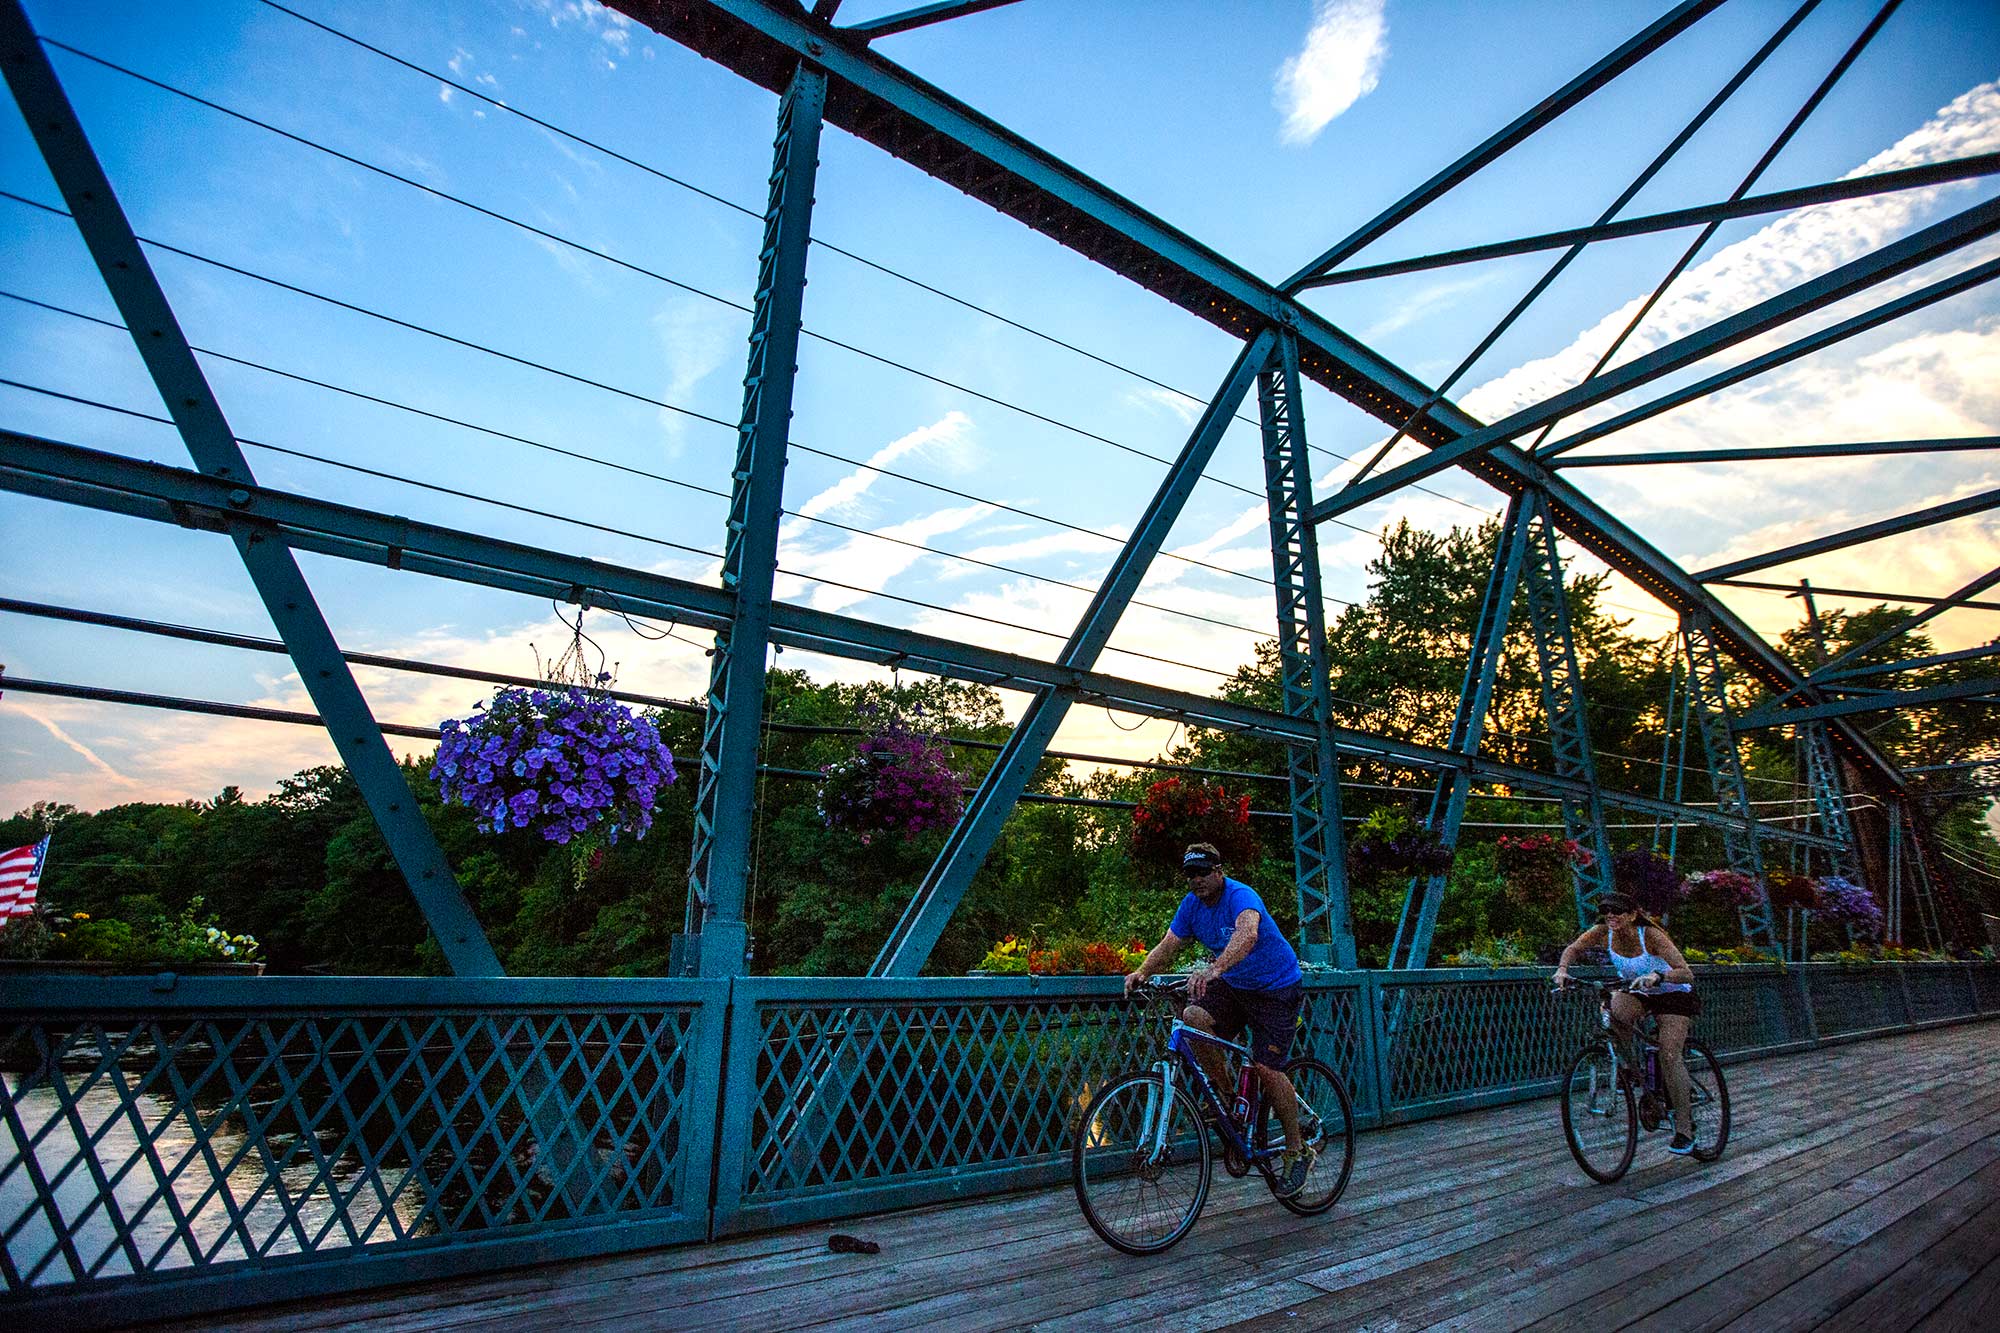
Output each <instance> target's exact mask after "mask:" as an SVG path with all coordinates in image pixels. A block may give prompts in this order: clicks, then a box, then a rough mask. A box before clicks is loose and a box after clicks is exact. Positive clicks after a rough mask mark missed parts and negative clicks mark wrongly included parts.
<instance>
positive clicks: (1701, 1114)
mask: <svg viewBox="0 0 2000 1333" xmlns="http://www.w3.org/2000/svg"><path fill="white" fill-rule="evenodd" d="M1683 1058H1684V1059H1685V1060H1686V1062H1687V1075H1688V1110H1689V1111H1691V1112H1692V1113H1693V1114H1694V1158H1695V1160H1696V1161H1698V1162H1712V1161H1714V1160H1715V1159H1716V1158H1718V1157H1720V1156H1722V1150H1723V1149H1724V1148H1726V1147H1727V1146H1729V1085H1728V1084H1727V1083H1725V1082H1723V1081H1722V1066H1721V1065H1719V1064H1717V1063H1716V1062H1715V1055H1714V1053H1713V1052H1712V1051H1710V1050H1709V1049H1708V1047H1706V1046H1704V1045H1702V1044H1701V1043H1700V1042H1698V1041H1691V1042H1689V1043H1688V1044H1687V1050H1686V1051H1685V1052H1683Z"/></svg>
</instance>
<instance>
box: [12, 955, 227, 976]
mask: <svg viewBox="0 0 2000 1333" xmlns="http://www.w3.org/2000/svg"><path fill="white" fill-rule="evenodd" d="M35 972H56V973H61V974H62V975H64V976H86V977H155V976H158V975H159V974H160V973H162V972H171V973H173V974H174V975H176V976H182V977H261V976H263V975H264V965H263V964H262V963H226V962H220V961H218V962H203V963H161V962H155V963H107V962H104V961H103V960H101V959H95V958H90V959H85V958H0V975H5V976H19V975H21V974H23V973H35Z"/></svg>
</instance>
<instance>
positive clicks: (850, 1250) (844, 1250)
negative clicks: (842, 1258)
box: [826, 1231, 882, 1254]
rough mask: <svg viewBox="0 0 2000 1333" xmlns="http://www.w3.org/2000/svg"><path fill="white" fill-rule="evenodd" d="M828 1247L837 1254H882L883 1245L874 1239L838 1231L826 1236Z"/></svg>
mask: <svg viewBox="0 0 2000 1333" xmlns="http://www.w3.org/2000/svg"><path fill="white" fill-rule="evenodd" d="M826 1248H828V1249H829V1250H832V1251H833V1252H834V1253H835V1254H880V1253H882V1247H881V1246H880V1245H877V1244H876V1243H875V1242H874V1241H872V1240H863V1239H861V1237H859V1236H849V1235H846V1234H845V1233H843V1232H839V1231H836V1232H834V1233H833V1234H832V1235H831V1236H828V1237H827V1238H826Z"/></svg>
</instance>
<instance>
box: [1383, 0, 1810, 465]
mask: <svg viewBox="0 0 2000 1333" xmlns="http://www.w3.org/2000/svg"><path fill="white" fill-rule="evenodd" d="M1818 4H1819V0H1805V3H1804V4H1802V5H1800V6H1799V7H1798V8H1797V9H1795V10H1793V11H1792V13H1791V15H1790V16H1789V17H1788V18H1786V20H1785V21H1784V22H1783V23H1781V24H1779V25H1778V29H1777V31H1776V32H1774V33H1772V34H1771V35H1770V36H1769V37H1768V38H1766V39H1765V41H1764V44H1763V45H1762V46H1760V47H1758V48H1757V49H1756V50H1755V51H1754V52H1752V53H1751V55H1750V58H1749V59H1748V60H1746V61H1744V62H1743V64H1742V65H1741V66H1740V67H1738V69H1737V71H1736V72H1735V73H1734V74H1732V75H1731V76H1730V77H1729V79H1728V80H1727V81H1726V82H1724V83H1723V85H1722V87H1720V88H1718V89H1717V90H1716V91H1715V93H1714V95H1713V96H1711V97H1710V98H1709V99H1708V101H1707V102H1705V103H1703V104H1702V106H1701V107H1700V109H1699V110H1697V111H1696V112H1695V113H1694V115H1692V116H1690V117H1689V118H1688V120H1687V122H1686V123H1685V124H1684V125H1682V126H1681V128H1680V131H1679V132H1678V133H1677V134H1675V135H1674V137H1673V138H1672V139H1670V140H1668V141H1667V143H1666V146H1665V147H1663V148H1661V149H1660V151H1659V152H1657V153H1655V154H1654V155H1653V159H1652V161H1650V162H1648V163H1647V164H1646V165H1645V166H1644V167H1643V168H1642V169H1641V170H1640V172H1639V174H1638V175H1636V176H1634V177H1633V178H1632V179H1631V181H1630V182H1628V183H1627V184H1626V186H1625V188H1624V189H1622V190H1620V191H1619V192H1618V197H1617V198H1616V199H1613V200H1612V201H1611V202H1610V203H1609V204H1607V205H1605V207H1604V210H1603V211H1602V212H1601V213H1599V214H1598V217H1597V221H1598V222H1600V223H1605V222H1609V221H1611V219H1613V218H1615V217H1617V216H1618V215H1619V214H1620V213H1621V212H1623V211H1624V209H1625V205H1627V204H1629V203H1631V202H1632V200H1633V199H1634V198H1636V197H1637V196H1638V194H1639V192H1640V191H1641V190H1644V189H1645V188H1646V186H1647V184H1648V183H1649V182H1651V181H1652V179H1653V178H1654V177H1655V176H1657V175H1659V174H1660V172H1662V171H1664V170H1665V169H1666V167H1667V164H1668V163H1670V162H1672V161H1673V160H1674V157H1675V155H1676V154H1678V153H1679V152H1680V150H1681V149H1682V148H1684V147H1686V146H1687V143H1688V141H1689V140H1690V139H1692V138H1694V136H1695V135H1696V134H1698V133H1700V132H1701V128H1702V126H1704V125H1706V124H1707V123H1708V122H1709V121H1710V120H1711V119H1713V118H1714V116H1715V114H1716V112H1718V111H1720V110H1722V108H1723V107H1724V106H1726V105H1727V104H1728V102H1729V99H1730V98H1731V97H1734V96H1735V95H1736V92H1737V90H1738V89H1739V88H1741V87H1742V86H1743V85H1744V84H1745V83H1746V82H1748V81H1749V79H1750V76H1751V75H1753V74H1755V73H1756V72H1757V71H1758V69H1760V68H1761V67H1762V66H1763V64H1764V62H1765V61H1766V60H1768V59H1770V57H1771V55H1772V53H1773V52H1775V51H1776V50H1777V49H1778V48H1779V47H1780V46H1782V45H1784V42H1785V39H1786V38H1787V37H1789V36H1791V34H1792V33H1793V32H1794V31H1795V30H1796V29H1797V28H1798V26H1799V24H1801V23H1803V22H1805V19H1806V15H1808V14H1810V13H1812V11H1813V10H1814V9H1815V8H1816V7H1817V6H1818ZM1586 248H1587V247H1586V243H1585V242H1583V241H1578V242H1577V243H1576V244H1574V245H1571V246H1569V247H1568V248H1567V249H1565V250H1564V251H1563V253H1562V254H1561V255H1560V256H1559V257H1558V258H1557V259H1556V262H1555V263H1553V264H1551V265H1549V267H1548V268H1547V270H1545V271H1544V272H1543V273H1542V275H1541V276H1540V277H1539V278H1537V279H1535V281H1534V284H1533V285H1532V286H1530V287H1529V288H1528V290H1527V291H1526V292H1523V293H1522V294H1521V297H1520V299H1519V300H1517V301H1515V303H1514V306H1513V308H1512V309H1510V310H1509V311H1508V312H1507V313H1506V314H1505V315H1504V316H1502V317H1501V319H1500V322H1499V323H1497V324H1495V325H1494V326H1493V327H1492V329H1491V330H1489V331H1488V332H1487V334H1486V336H1485V337H1483V338H1481V339H1480V340H1479V342H1478V343H1477V344H1476V345H1474V347H1473V348H1472V350H1471V351H1469V352H1467V353H1466V354H1465V355H1464V356H1463V357H1461V358H1460V359H1459V362H1458V364H1457V365H1456V366H1455V367H1453V368H1452V371H1451V373H1450V374H1449V375H1446V376H1445V377H1444V379H1443V380H1442V381H1441V382H1440V383H1439V384H1438V386H1437V389H1436V391H1435V392H1434V393H1433V395H1432V396H1431V397H1430V398H1428V399H1426V400H1425V401H1424V403H1423V405H1422V406H1421V407H1420V408H1419V409H1418V410H1417V412H1416V413H1414V414H1412V417H1411V419H1410V421H1409V422H1406V423H1404V424H1403V425H1402V426H1399V427H1397V429H1396V431H1395V433H1394V434H1392V435H1391V436H1390V437H1389V438H1388V439H1387V440H1385V441H1383V442H1382V445H1381V446H1380V447H1379V448H1377V449H1376V450H1375V452H1374V453H1372V454H1370V455H1369V456H1368V461H1367V462H1365V463H1363V464H1362V465H1361V466H1360V467H1359V468H1357V469H1356V470H1355V471H1354V472H1353V473H1352V474H1351V475H1350V476H1349V477H1348V478H1347V480H1348V482H1349V484H1352V483H1354V482H1357V481H1360V480H1361V479H1362V478H1364V477H1366V476H1367V475H1368V474H1369V473H1371V472H1373V471H1374V470H1375V465H1376V464H1377V463H1380V462H1381V461H1382V460H1383V459H1384V458H1386V457H1388V455H1389V451H1390V450H1392V449H1394V448H1395V447H1396V445H1397V444H1398V443H1400V442H1401V441H1402V439H1403V437H1404V435H1405V434H1406V433H1407V432H1408V430H1409V427H1410V425H1412V424H1414V423H1415V421H1416V420H1418V419H1419V418H1420V417H1421V416H1422V414H1423V413H1425V412H1428V411H1429V410H1430V409H1431V408H1432V407H1434V406H1435V405H1436V403H1437V400H1438V399H1440V398H1442V397H1443V396H1444V395H1445V394H1447V393H1449V392H1451V389H1452V387H1453V386H1454V385H1456V384H1457V383H1458V382H1459V380H1460V379H1461V378H1462V377H1463V376H1464V375H1465V374H1466V372H1467V371H1469V370H1471V369H1472V368H1473V367H1474V366H1475V365H1477V364H1478V363H1479V360H1480V358H1481V357H1483V356H1485V355H1486V353H1487V351H1488V350H1490V349H1491V348H1492V346H1493V344H1494V343H1496V342H1498V341H1499V340H1500V338H1501V337H1502V336H1503V335H1504V334H1505V333H1506V332H1507V330H1508V329H1510V328H1512V327H1514V323H1515V321H1516V320H1518V319H1520V318H1521V316H1522V315H1524V314H1526V313H1527V312H1528V310H1529V308H1530V307H1532V306H1533V305H1534V303H1535V302H1536V301H1537V300H1539V299H1540V298H1541V295H1542V293H1543V292H1545V291H1547V290H1548V289H1549V287H1550V286H1552V285H1553V284H1554V283H1555V281H1556V279H1558V278H1560V277H1561V276H1562V275H1563V273H1564V272H1565V271H1567V270H1568V268H1569V266H1570V265H1571V264H1572V263H1573V262H1575V261H1576V260H1577V259H1578V258H1580V257H1581V256H1582V254H1583V252H1584V250H1585V249H1586Z"/></svg>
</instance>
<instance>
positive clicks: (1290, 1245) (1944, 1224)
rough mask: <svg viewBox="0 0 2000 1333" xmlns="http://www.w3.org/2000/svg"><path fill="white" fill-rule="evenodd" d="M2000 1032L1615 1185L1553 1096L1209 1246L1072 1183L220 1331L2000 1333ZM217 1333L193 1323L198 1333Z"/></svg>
mask: <svg viewBox="0 0 2000 1333" xmlns="http://www.w3.org/2000/svg"><path fill="white" fill-rule="evenodd" d="M1997 1055H2000V1026H1996V1025H1994V1024H1990V1023H1974V1024H1970V1025H1966V1026H1961V1027H1953V1028H1945V1029H1939V1030H1934V1031H1930V1032H1925V1033H1920V1034H1916V1035H1911V1036H1904V1037H1896V1038H1889V1039H1884V1040H1879V1041H1870V1042H1864V1043H1858V1044H1854V1045H1846V1046H1840V1047H1836V1048H1832V1049H1829V1050H1825V1051H1820V1052H1815V1053H1812V1054H1809V1055H1800V1056H1792V1057H1787V1058H1781V1059H1770V1060H1762V1061H1758V1062H1756V1063H1753V1064H1746V1065H1743V1066H1740V1067H1739V1068H1737V1069H1735V1070H1728V1069H1727V1067H1726V1066H1725V1072H1728V1073H1729V1074H1730V1088H1731V1100H1732V1103H1733V1105H1734V1108H1735V1128H1734V1130H1733V1131H1732V1134H1731V1138H1730V1144H1729V1151H1728V1153H1727V1155H1726V1156H1725V1157H1724V1158H1723V1160H1722V1161H1720V1162H1718V1163H1715V1164H1713V1165H1709V1166H1701V1165H1697V1164H1694V1163H1692V1162H1689V1161H1686V1160H1684V1159H1681V1158H1675V1157H1670V1156H1669V1155H1668V1154H1667V1152H1666V1147H1665V1144H1666V1136H1665V1135H1664V1134H1659V1135H1652V1136H1648V1137H1647V1138H1646V1139H1645V1140H1644V1141H1643V1142H1642V1143H1641V1144H1640V1149H1639V1156H1638V1158H1637V1160H1636V1162H1635V1163H1634V1166H1633V1168H1632V1171H1631V1173H1630V1174H1629V1175H1627V1176H1626V1178H1625V1179H1624V1180H1622V1181H1620V1182H1619V1183H1618V1184H1617V1185H1615V1186H1601V1185H1594V1184H1592V1183H1591V1182H1590V1181H1589V1180H1588V1179H1587V1178H1586V1177H1585V1176H1584V1175H1583V1173H1582V1172H1581V1171H1579V1170H1578V1169H1577V1167H1576V1166H1575V1164H1574V1163H1573V1162H1572V1161H1571V1160H1570V1157H1569V1154H1568V1150H1567V1149H1566V1148H1565V1146H1564V1144H1563V1141H1562V1136H1561V1130H1560V1128H1559V1125H1558V1122H1557V1118H1556V1111H1555V1104H1554V1102H1553V1101H1552V1100H1548V1099H1544V1100H1541V1101H1536V1102H1529V1103H1524V1104H1520V1105H1515V1106H1508V1107H1502V1108H1499V1109H1495V1110H1488V1111H1478V1112H1473V1113H1470V1114H1466V1115H1461V1116H1456V1117H1452V1118H1449V1119H1444V1120H1432V1121H1426V1122H1423V1123H1420V1124H1416V1125H1409V1126H1404V1127H1400V1128H1394V1129H1386V1130H1380V1131H1376V1132H1373V1133H1367V1134H1364V1135H1362V1136H1361V1139H1360V1142H1359V1145H1358V1149H1357V1154H1356V1164H1355V1176H1354V1182H1353V1185H1352V1186H1351V1187H1350V1189H1349V1191H1348V1193H1347V1196H1346V1198H1344V1199H1343V1200H1342V1201H1341V1204H1340V1206H1339V1207H1338V1208H1336V1209H1335V1210H1334V1211H1333V1212H1332V1213H1330V1214H1327V1215H1326V1216H1324V1217H1320V1218H1316V1219H1299V1218H1295V1217H1293V1216H1292V1215H1291V1214H1289V1213H1286V1212H1284V1211H1283V1210H1281V1209H1279V1208H1278V1207H1276V1206H1275V1205H1274V1204H1273V1203H1272V1202H1271V1200H1270V1199H1269V1197H1268V1195H1267V1194H1266V1193H1265V1191H1264V1188H1263V1186H1262V1185H1261V1184H1260V1183H1258V1182H1256V1181H1254V1180H1245V1181H1234V1180H1230V1179H1229V1178H1228V1177H1227V1176H1224V1175H1222V1174H1221V1173H1220V1172H1218V1174H1217V1180H1216V1189H1215V1191H1214V1192H1213V1193H1212V1194H1211V1196H1210V1199H1209V1204H1208V1208H1207V1211H1206V1212H1205V1213H1204V1214H1203V1216H1202V1219H1201V1222H1200V1223H1199V1225H1198V1226H1197V1227H1196V1229H1195V1231H1194V1233H1193V1234H1192V1235H1191V1236H1190V1237H1189V1239H1188V1240H1187V1241H1185V1242H1183V1243H1182V1245H1181V1246H1180V1247H1179V1248H1178V1249H1176V1250H1175V1251H1173V1252H1171V1253H1169V1254H1167V1255H1164V1256H1158V1257H1155V1258H1153V1259H1144V1260H1140V1259H1129V1258H1126V1257H1124V1256H1123V1255H1119V1254H1117V1253H1114V1252H1113V1251H1112V1250H1110V1249H1109V1248H1107V1247H1106V1246H1104V1245H1103V1244H1102V1243H1101V1242H1099V1241H1098V1240H1097V1238H1096V1237H1095V1236H1093V1235H1092V1234H1091V1232H1090V1231H1089V1229H1088V1228H1087V1227H1086V1226H1085V1225H1084V1222H1083V1220H1082V1218H1081V1216H1080V1215H1079V1214H1078V1212H1077V1208H1076V1204H1075V1201H1074V1199H1073V1198H1072V1196H1071V1194H1070V1192H1069V1191H1068V1190H1067V1189H1066V1188H1061V1189H1044V1190H1038V1191H1035V1192H1033V1193H1024V1194H1017V1195H1013V1196H1010V1197H1007V1198H1003V1199H999V1200H991V1201H986V1202H981V1203H974V1204H961V1205H952V1206H945V1207H934V1208H925V1209H917V1210H912V1211H907V1212H902V1213H895V1214H885V1215H879V1216H876V1217H872V1218H861V1219H852V1220H849V1221H847V1222H843V1223H840V1224H839V1227H840V1229H841V1230H844V1231H848V1232H851V1233H855V1234H859V1235H863V1236H866V1237H868V1238H870V1239H873V1240H875V1241H877V1242H879V1243H880V1245H881V1247H882V1251H881V1253H880V1254H879V1255H875V1256H867V1255H852V1254H834V1253H830V1252H829V1251H828V1249H827V1246H826V1237H827V1234H828V1230H829V1229H828V1228H827V1227H825V1226H813V1227H797V1228H792V1229H790V1230H786V1231H779V1232H771V1233H767V1234H764V1235H758V1236H751V1237H744V1238H738V1239H732V1240H726V1241H721V1242H718V1243H715V1244H710V1245H702V1246H692V1247H681V1248H675V1249H665V1250H657V1251H652V1252H648V1253H643V1254H633V1255H626V1256H622V1257H619V1258H613V1259H600V1260H590V1261H583V1262H575V1263H565V1264H552V1265H548V1266H544V1267H540V1268H533V1269H522V1270H515V1271H513V1272H509V1273H499V1274H493V1275H488V1276H482V1277H475V1278H467V1279H465V1280H462V1281H454V1282H443V1283H430V1284H427V1285H423V1286H415V1287H403V1288H398V1289H394V1290H389V1291H382V1292H376V1293H372V1294H370V1295H369V1296H367V1297H364V1298H354V1299H343V1300H335V1301H321V1302H315V1303H310V1304H303V1303H302V1304H296V1305H287V1306H270V1307H266V1308H264V1309H261V1310H257V1311H252V1312H248V1313H245V1314H240V1315H237V1316H234V1317H220V1318H217V1317H211V1318H208V1319H204V1320H202V1321H201V1322H200V1324H199V1327H200V1328H202V1329H206V1330H219V1329H228V1330H241V1331H243V1333H248V1331H249V1330H267V1329H268V1330H277V1329H285V1330H307V1329H332V1328H361V1329H368V1330H381V1331H386V1330H397V1331H398V1333H417V1331H418V1330H433V1329H453V1330H472V1329H492V1330H498V1329H501V1328H506V1329H509V1330H513V1329H531V1328H557V1327H560V1328H565V1329H620V1328H676V1329H704V1330H710V1329H718V1330H719V1329H735V1328H755V1329H759V1330H777V1329H803V1328H866V1329H926V1328H950V1329H953V1330H975V1329H1002V1328H1016V1327H1022V1326H1033V1327H1036V1328H1048V1329H1055V1328H1079V1329H1082V1328H1104V1327H1118V1328H1121V1329H1148V1328H1161V1329H1172V1330H1175V1331H1176V1333H1181V1331H1183V1330H1188V1329H1220V1328H1245V1329H1250V1328H1258V1329H1262V1328H1271V1329H1279V1328H1282V1329H1287V1330H1298V1329H1317V1328H1328V1329H1357V1328H1366V1329H1372V1330H1382V1331H1384V1333H1386V1330H1389V1329H1395V1330H1397V1331H1398V1333H1410V1331H1412V1330H1417V1329H1446V1328H1456V1329H1476V1330H1481V1331H1482V1333H1483V1331H1484V1330H1497V1329H1522V1328H1568V1327H1577V1326H1584V1325H1588V1326H1589V1327H1591V1328H1593V1329H1613V1328H1622V1327H1627V1326H1636V1327H1644V1328H1654V1327H1657V1328H1661V1329H1669V1328H1671V1329H1676V1330H1682V1329H1707V1328H1725V1327H1727V1328H1734V1329H1742V1330H1755V1331H1756V1333H1767V1331H1768V1330H1779V1329H1808V1328H1827V1329H1846V1328H1854V1329H1869V1330H1889V1329H1908V1328H1921V1329H1926V1330H1929V1329H1960V1328H1964V1329H1971V1328H1981V1329H1987V1328H1992V1327H1995V1326H1996V1325H1995V1320H1996V1318H2000V1060H1996V1058H1995V1057H1996V1056H1997ZM183 1327H187V1328H190V1329H191V1328H193V1327H196V1325H192V1324H190V1325H185V1326H183Z"/></svg>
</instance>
